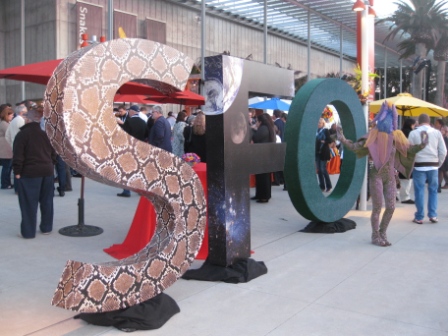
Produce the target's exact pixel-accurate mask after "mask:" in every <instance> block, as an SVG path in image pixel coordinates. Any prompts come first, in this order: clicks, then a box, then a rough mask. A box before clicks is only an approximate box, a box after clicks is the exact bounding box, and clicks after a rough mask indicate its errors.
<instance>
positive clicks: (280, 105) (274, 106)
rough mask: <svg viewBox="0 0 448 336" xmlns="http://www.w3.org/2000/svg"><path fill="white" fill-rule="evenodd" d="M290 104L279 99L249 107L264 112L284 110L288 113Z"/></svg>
mask: <svg viewBox="0 0 448 336" xmlns="http://www.w3.org/2000/svg"><path fill="white" fill-rule="evenodd" d="M289 106H290V104H287V103H285V102H284V101H281V100H280V99H279V98H272V99H269V100H265V101H262V102H259V103H254V104H250V105H249V107H251V108H256V109H262V110H282V111H288V110H289Z"/></svg>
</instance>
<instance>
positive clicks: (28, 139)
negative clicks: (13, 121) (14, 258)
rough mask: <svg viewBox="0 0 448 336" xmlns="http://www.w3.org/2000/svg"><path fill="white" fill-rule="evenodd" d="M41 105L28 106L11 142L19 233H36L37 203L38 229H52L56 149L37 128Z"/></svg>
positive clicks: (40, 115)
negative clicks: (24, 118)
mask: <svg viewBox="0 0 448 336" xmlns="http://www.w3.org/2000/svg"><path fill="white" fill-rule="evenodd" d="M42 115H43V109H42V107H39V108H37V109H31V110H29V111H28V112H27V113H26V114H25V115H24V116H25V117H26V124H25V125H24V126H22V127H21V128H20V132H19V133H18V134H17V136H16V138H15V140H14V144H13V161H12V166H13V170H14V175H15V177H16V179H17V183H18V189H17V190H18V195H19V205H20V212H21V215H22V221H21V223H20V233H21V234H20V236H21V237H23V238H27V239H29V238H35V237H36V225H37V206H38V204H40V212H41V221H40V225H39V228H40V231H41V232H42V233H43V234H50V233H51V231H52V230H53V196H54V185H53V184H54V177H53V175H54V164H56V152H55V150H54V149H53V147H52V146H51V144H50V140H49V139H48V136H47V134H46V133H45V132H44V131H42V129H41V128H40V125H39V122H40V120H41V119H42Z"/></svg>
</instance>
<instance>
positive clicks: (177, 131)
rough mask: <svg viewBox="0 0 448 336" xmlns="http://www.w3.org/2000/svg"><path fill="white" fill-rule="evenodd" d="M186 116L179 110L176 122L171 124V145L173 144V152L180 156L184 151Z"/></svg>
mask: <svg viewBox="0 0 448 336" xmlns="http://www.w3.org/2000/svg"><path fill="white" fill-rule="evenodd" d="M186 117H187V114H186V113H185V112H184V111H180V112H179V114H178V115H177V119H176V123H175V124H174V126H173V139H172V140H171V141H172V146H173V154H174V155H177V156H179V157H182V155H183V154H184V153H185V152H184V142H185V138H184V128H185V126H187V123H186V122H185V118H186Z"/></svg>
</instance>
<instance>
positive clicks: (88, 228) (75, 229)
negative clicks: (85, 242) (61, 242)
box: [59, 176, 103, 237]
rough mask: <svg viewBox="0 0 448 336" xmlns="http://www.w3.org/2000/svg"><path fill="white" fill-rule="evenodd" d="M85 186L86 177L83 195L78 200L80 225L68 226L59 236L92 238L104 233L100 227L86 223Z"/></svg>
mask: <svg viewBox="0 0 448 336" xmlns="http://www.w3.org/2000/svg"><path fill="white" fill-rule="evenodd" d="M84 184H85V177H84V176H82V177H81V195H80V198H79V199H78V225H71V226H66V227H64V228H62V229H60V230H59V234H61V235H63V236H68V237H92V236H97V235H99V234H101V233H103V229H102V228H100V227H98V226H92V225H86V224H85V223H84Z"/></svg>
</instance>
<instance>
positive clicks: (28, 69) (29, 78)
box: [0, 59, 204, 105]
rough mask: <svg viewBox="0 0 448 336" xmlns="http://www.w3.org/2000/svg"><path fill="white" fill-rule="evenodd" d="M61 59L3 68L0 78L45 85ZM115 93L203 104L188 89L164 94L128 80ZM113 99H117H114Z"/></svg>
mask: <svg viewBox="0 0 448 336" xmlns="http://www.w3.org/2000/svg"><path fill="white" fill-rule="evenodd" d="M62 61H63V59H56V60H50V61H44V62H38V63H31V64H26V65H22V66H16V67H12V68H7V69H3V70H0V78H4V79H12V80H17V81H24V82H30V83H36V84H42V85H47V83H48V81H49V80H50V77H51V76H52V75H53V71H54V69H56V67H57V66H58V65H59V63H61V62H62ZM117 94H121V95H144V96H149V97H147V100H145V101H144V102H142V104H156V103H155V102H157V103H159V104H183V105H203V104H204V97H202V96H200V95H198V94H196V93H194V92H191V91H188V90H186V91H181V92H176V93H173V94H171V95H164V94H163V93H161V92H160V91H158V90H156V89H154V88H153V87H151V86H148V85H144V84H141V83H137V82H128V83H126V84H124V85H122V86H121V87H120V88H119V89H118V91H117ZM127 99H128V98H127ZM148 100H149V101H148ZM115 101H117V100H116V99H115ZM121 101H123V100H121ZM124 101H132V102H137V101H138V100H135V98H133V99H128V100H124Z"/></svg>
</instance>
